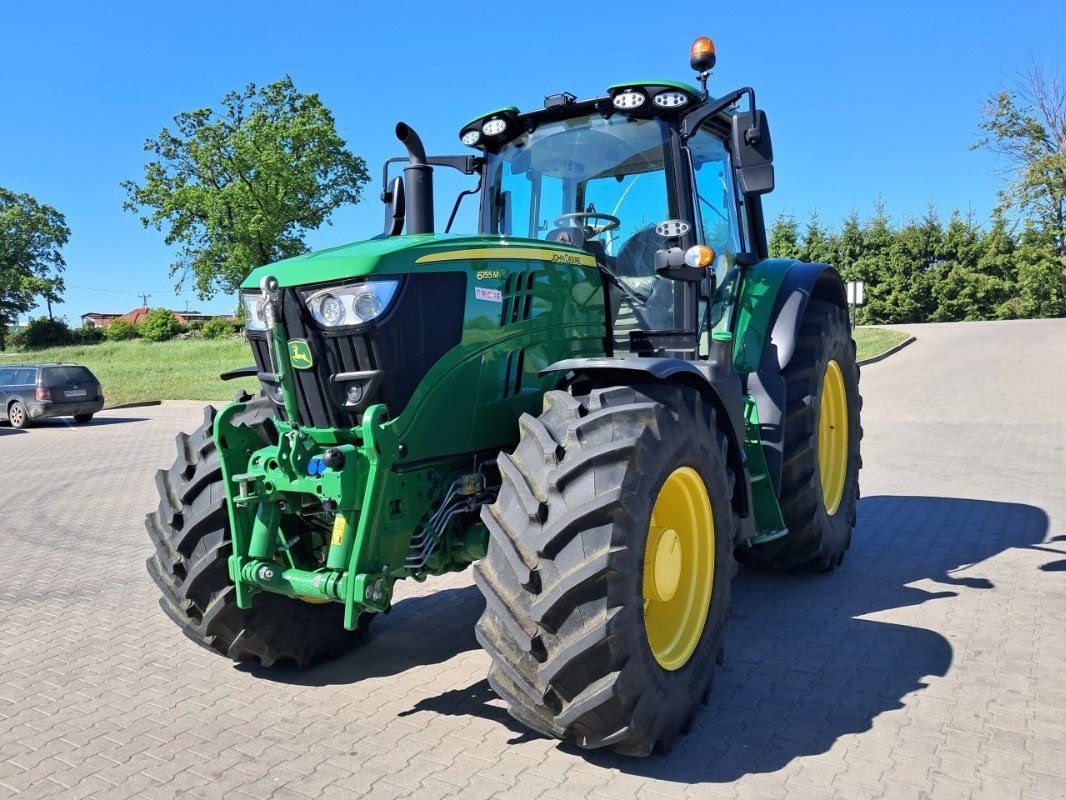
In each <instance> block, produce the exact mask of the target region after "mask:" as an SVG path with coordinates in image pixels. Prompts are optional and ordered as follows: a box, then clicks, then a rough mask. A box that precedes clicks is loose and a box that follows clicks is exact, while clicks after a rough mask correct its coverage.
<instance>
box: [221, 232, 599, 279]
mask: <svg viewBox="0 0 1066 800" xmlns="http://www.w3.org/2000/svg"><path fill="white" fill-rule="evenodd" d="M479 251H484V253H483V254H482V253H480V252H479ZM510 258H513V259H524V260H545V261H560V262H564V263H570V264H580V265H582V266H594V265H595V260H594V259H593V257H592V256H591V255H589V254H588V253H586V252H585V251H583V250H581V249H580V248H577V247H573V246H570V245H565V244H559V243H557V242H545V241H542V240H540V239H519V238H510V237H509V238H503V237H499V236H460V235H457V234H417V235H414V236H390V237H388V238H382V239H368V240H366V241H363V242H355V243H353V244H346V245H342V246H340V247H334V248H331V249H329V250H320V251H319V252H317V253H308V254H307V255H302V256H297V257H295V258H289V259H286V260H285V261H279V262H277V263H275V264H267V265H266V266H263V267H258V268H256V269H254V270H252V273H251V274H250V275H249V276H248V277H247V278H246V279H245V280H244V283H242V284H241V288H243V289H256V288H258V287H259V282H260V280H262V278H263V276H264V275H273V276H274V277H275V278H277V279H278V284H279V285H281V286H306V285H308V284H315V283H329V282H331V281H339V280H345V279H347V278H365V277H370V276H372V275H403V274H406V273H409V272H414V271H420V270H434V271H436V270H440V269H456V268H457V265H456V264H455V263H453V262H456V261H460V260H462V261H479V260H490V259H491V260H497V259H510Z"/></svg>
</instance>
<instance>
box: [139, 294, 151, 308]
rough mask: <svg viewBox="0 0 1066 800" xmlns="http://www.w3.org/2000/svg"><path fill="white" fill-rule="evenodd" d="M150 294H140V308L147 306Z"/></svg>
mask: <svg viewBox="0 0 1066 800" xmlns="http://www.w3.org/2000/svg"><path fill="white" fill-rule="evenodd" d="M151 296H152V295H150V294H142V295H141V303H142V305H141V308H148V298H149V297H151Z"/></svg>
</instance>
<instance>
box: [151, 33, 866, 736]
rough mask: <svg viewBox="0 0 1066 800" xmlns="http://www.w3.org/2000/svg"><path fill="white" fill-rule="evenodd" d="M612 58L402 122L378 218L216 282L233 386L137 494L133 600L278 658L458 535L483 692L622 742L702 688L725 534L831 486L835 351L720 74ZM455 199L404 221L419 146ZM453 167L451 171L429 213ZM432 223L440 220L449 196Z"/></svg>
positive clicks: (341, 638) (851, 389)
mask: <svg viewBox="0 0 1066 800" xmlns="http://www.w3.org/2000/svg"><path fill="white" fill-rule="evenodd" d="M714 61H715V55H714V48H713V45H712V44H711V42H710V40H708V39H698V40H697V41H696V44H695V45H694V46H693V51H692V55H691V65H692V67H693V68H694V69H695V70H696V72H697V74H698V78H699V83H700V87H701V88H696V87H694V86H690V85H687V84H684V83H677V82H673V81H664V80H658V81H637V82H632V83H619V84H616V85H614V86H611V87H610V88H608V89H607V92H606V93H605V94H603V95H602V96H599V97H593V98H590V99H585V100H581V99H578V98H576V97H575V96H574V95H572V94H569V93H561V94H554V95H550V96H548V97H546V98H545V100H544V103H543V107H541V108H535V109H533V110H529V111H519V110H518V109H517V108H515V107H513V106H508V107H505V108H499V109H496V110H495V111H490V112H489V113H487V114H484V115H482V116H480V117H478V118H477V119H474V120H472V121H471V122H469V123H467V124H466V125H465V126H463V127H462V128H461V129H460V131H459V138H460V140H461V141H462V143H463V144H464V145H466V146H467V147H469V148H472V152H471V153H469V154H467V155H461V156H437V157H431V156H427V155H426V153H425V150H424V148H423V146H422V143H421V141H420V140H419V137H418V136H417V135H416V134H415V132H414V131H413V130H412V129H411V128H409V127H408V126H406V125H404V124H403V123H400V124H399V125H397V127H396V133H397V136H398V138H399V140H400V141H401V142H402V143H403V144H404V145H405V146H406V150H407V155H406V156H405V157H403V159H390V160H389V162H386V165H385V175H386V176H388V174H389V164H390V162H394V161H397V160H403V161H405V162H406V164H405V166H404V167H403V175H402V177H400V176H397V177H396V178H395V179H393V180H392V181H388V180H386V182H385V186H384V192H383V199H384V202H385V219H386V224H385V230H384V232H383V233H382V234H381V235H379V236H375V237H374V238H372V239H369V240H367V241H362V242H358V243H356V244H351V245H347V246H344V247H338V248H335V249H332V250H326V251H323V252H319V253H313V254H310V255H306V256H300V257H297V258H293V259H289V260H287V261H282V262H280V263H276V264H272V265H269V266H265V267H261V268H259V269H257V270H255V271H254V272H253V273H252V274H251V275H250V276H249V278H248V280H247V281H246V282H245V283H244V288H243V294H242V300H243V304H244V308H245V310H246V312H247V331H248V340H249V343H250V345H251V349H252V354H253V355H254V357H255V366H254V367H248V368H245V369H240V370H235V371H234V372H232V373H228V374H227V375H226V376H224V377H235V376H244V375H254V376H256V377H257V378H258V380H259V382H260V384H261V390H260V391H259V392H258V394H256V395H254V396H251V395H247V394H243V393H242V394H241V395H240V396H238V399H237V401H236V402H234V403H232V404H230V405H228V406H226V407H225V408H223V409H222V410H221V411H218V412H216V411H215V410H214V409H208V410H207V412H206V415H205V418H204V422H203V425H202V426H201V427H200V428H199V430H197V431H196V432H195V433H192V434H190V435H186V434H181V435H179V436H178V441H177V449H178V457H177V460H176V461H175V463H174V465H173V466H172V467H171V468H170V470H169V471H160V473H159V475H158V478H157V484H158V487H159V495H160V502H159V508H158V510H157V511H154V512H153V513H151V514H149V515H148V517H147V527H148V532H149V534H150V535H151V539H152V542H153V543H154V545H155V548H156V553H155V554H154V555H153V556H152V557H151V558H150V559H149V560H148V569H149V572H150V573H151V575H152V577H153V578H154V579H155V581H156V583H158V585H159V587H160V588H161V589H162V593H163V596H162V600H161V604H162V607H163V609H164V610H165V611H166V612H167V613H168V614H169V615H170V616H171V617H172V618H173V620H174V621H175V622H177V623H178V625H179V626H180V627H181V628H182V630H183V631H184V632H185V633H186V634H187V635H188V636H189V637H190V638H192V639H193V640H194V641H196V642H198V643H199V644H201V645H203V646H204V647H207V648H209V649H211V650H214V651H217V652H219V653H222V654H224V655H226V656H228V657H230V658H232V659H236V660H243V659H258V660H259V661H260V662H262V664H263V665H264V666H266V665H270V664H272V663H273V662H275V661H283V660H287V661H293V662H296V664H298V665H300V666H303V665H307V664H309V663H311V662H312V661H313V660H315V659H316V658H319V657H323V656H335V655H337V654H339V653H341V652H343V651H345V650H346V649H347V648H348V647H349V646H350V645H352V644H354V643H355V642H357V641H358V640H359V639H360V638H361V634H362V633H363V631H364V630H365V629H366V627H367V625H368V623H369V621H370V620H371V618H372V617H373V616H374V615H376V614H379V613H382V612H385V611H388V610H389V607H390V603H391V600H392V596H393V588H394V585H395V582H396V581H397V580H399V579H401V578H414V579H415V580H417V581H422V580H424V579H426V578H427V577H429V576H431V575H440V574H442V573H445V572H450V571H456V570H462V569H465V568H466V567H467V566H468V565H471V564H474V565H475V566H474V581H475V583H476V584H477V586H478V588H479V589H480V590H481V592H482V593H483V594H484V596H485V612H484V614H483V615H482V617H481V619H480V620H479V621H478V623H477V638H478V641H479V642H480V643H481V644H482V646H483V647H484V648H485V650H486V652H487V653H488V655H489V659H490V667H489V673H488V679H489V682H490V684H491V686H492V687H493V689H494V690H495V691H496V692H497V693H498V694H499V696H500V697H501V698H503V699H504V700H505V701H506V703H507V705H508V707H509V709H510V712H511V714H512V715H513V716H514V717H515V718H516V719H518V720H520V721H521V722H523V723H525V724H526V725H527V726H529V727H530V728H532V729H534V730H535V731H538V732H540V733H542V734H545V735H547V736H554V737H558V738H560V739H563V740H566V741H570V742H573V743H576V744H578V745H580V746H583V747H588V748H596V747H609V748H613V749H615V750H617V751H619V752H622V753H627V754H634V755H643V754H647V753H649V752H651V751H652V750H653V749H657V748H658V749H662V748H667V747H669V746H670V745H671V744H672V742H673V741H674V739H675V738H676V737H677V736H678V734H679V733H681V732H682V731H684V730H686V728H687V726H688V725H689V724H690V723H691V721H692V719H693V717H694V715H695V714H696V712H697V710H698V709H699V707H700V701H701V700H704V699H706V696H707V693H708V691H709V687H710V684H711V677H712V673H713V671H714V668H715V664H716V663H720V662H721V660H722V654H723V647H722V640H723V635H724V633H725V628H726V620H727V618H728V616H729V604H730V583H731V581H732V578H733V575H734V573H735V571H736V567H735V564H736V562H737V561H741V562H745V563H747V564H751V565H754V566H755V567H758V568H764V569H772V570H782V571H796V570H815V571H819V570H832V569H834V568H835V567H837V566H838V565H839V564H840V562H841V560H842V559H843V558H844V554H845V551H846V550H847V548H848V544H849V542H850V539H851V531H852V528H853V526H854V524H855V505H856V499H857V497H858V494H859V488H858V472H859V466H860V464H859V439H860V437H861V435H862V431H861V428H860V427H859V408H860V398H859V391H858V379H859V372H858V368H857V367H856V363H855V348H854V344H853V342H852V339H851V335H850V328H849V321H848V315H847V305H846V299H845V288H844V286H843V284H842V282H841V279H840V276H839V275H838V273H837V272H836V270H834V269H833V268H832V267H830V266H828V265H826V264H806V263H800V262H798V261H793V260H781V259H771V258H768V253H767V246H766V233H765V226H764V222H763V213H762V206H761V199H760V198H761V195H763V194H764V193H766V192H768V191H770V190H771V189H772V188H773V185H774V173H773V166H772V150H771V142H770V130H769V126H768V123H767V119H766V115H765V113H764V112H763V111H761V110H758V109H757V108H756V105H755V94H754V92H753V91H752V90H751V89H750V88H743V89H739V90H737V91H734V92H729V93H728V94H725V95H724V96H722V97H718V98H714V97H711V96H708V94H707V91H706V81H707V76H708V72H709V70H710V69H711V67H712V66H713V65H714ZM439 168H452V169H458V170H460V171H462V172H463V173H466V174H468V175H470V176H476V180H477V182H478V183H477V190H476V192H473V193H475V194H477V195H478V196H479V198H480V213H479V217H478V219H479V223H478V227H479V231H480V233H479V234H478V235H476V236H461V235H457V234H452V233H449V232H448V231H445V232H444V233H436V232H435V231H434V207H433V191H432V186H433V172H434V169H439ZM471 193H472V192H464V193H463V194H461V195H460V196H459V198H457V199H456V201H455V205H454V207H453V208H452V213H451V218H452V219H453V220H454V219H455V218H456V210H457V209H458V208H459V204H460V203H461V202H462V200H463V197H464V196H467V195H470V194H471ZM450 227H451V223H449V228H450Z"/></svg>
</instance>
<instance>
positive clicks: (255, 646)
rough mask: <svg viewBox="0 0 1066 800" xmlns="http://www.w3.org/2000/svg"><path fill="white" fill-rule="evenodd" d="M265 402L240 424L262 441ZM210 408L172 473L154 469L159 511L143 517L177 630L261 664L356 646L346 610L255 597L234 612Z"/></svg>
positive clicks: (304, 660) (300, 661)
mask: <svg viewBox="0 0 1066 800" xmlns="http://www.w3.org/2000/svg"><path fill="white" fill-rule="evenodd" d="M271 417H272V409H271V406H270V404H269V402H268V401H267V400H266V399H265V398H263V397H262V395H260V396H259V397H257V398H256V399H255V400H252V401H251V402H250V403H249V406H248V410H247V411H246V412H245V413H244V415H243V419H242V420H240V421H241V422H243V423H244V424H246V425H248V426H249V427H252V428H255V429H257V430H258V431H259V433H260V436H261V438H262V440H263V444H266V443H267V442H268V441H269V435H270V431H271V428H272V426H271V425H270V423H269V422H268V420H270V419H271ZM214 420H215V409H214V408H212V407H210V406H208V407H207V408H205V409H204V421H203V424H202V425H201V426H200V427H199V429H198V430H197V431H196V432H195V433H193V434H192V435H191V436H190V435H187V434H185V433H179V434H178V437H177V448H178V457H177V459H176V460H175V462H174V465H173V466H172V467H171V468H170V470H169V471H168V470H159V472H158V473H157V474H156V487H157V488H158V490H159V498H160V499H159V508H158V510H156V511H153V512H152V513H150V514H148V515H147V516H146V517H145V526H146V527H147V529H148V535H149V537H150V538H151V540H152V544H153V545H155V549H156V553H155V555H153V556H152V557H151V558H149V559H148V562H147V565H148V574H149V575H151V576H152V579H153V580H154V581H155V582H156V584H157V585H158V586H159V588H160V590H161V591H162V593H163V596H162V597H161V598H160V600H159V605H160V606H161V607H162V609H163V611H165V612H166V613H167V616H169V617H170V618H171V619H172V620H174V622H176V623H177V624H178V626H179V627H180V628H181V630H182V632H183V633H184V634H185V635H186V636H188V637H189V638H190V639H192V640H193V641H194V642H196V643H197V644H199V645H201V646H202V647H206V648H207V649H209V650H213V651H215V652H217V653H221V654H222V655H225V656H228V657H229V658H232V659H233V660H234V661H245V660H248V659H259V662H260V663H261V664H262V665H263V666H264V667H266V666H270V665H271V664H273V663H274V662H275V661H294V662H296V665H297V666H298V667H305V666H307V665H309V664H310V663H312V662H313V661H314V660H315V659H317V658H320V657H334V656H338V655H340V654H342V653H343V652H345V651H346V650H347V649H349V648H350V647H351V646H352V645H354V644H356V643H357V642H358V641H359V640H360V639H361V638H362V635H363V633H364V632H365V628H366V626H367V625H368V624H369V621H370V616H371V615H369V614H363V615H361V617H360V622H359V626H360V627H359V630H357V631H347V630H345V629H344V606H343V605H340V604H338V603H328V604H312V603H305V602H302V601H300V600H295V599H293V598H290V597H286V596H284V595H279V594H272V593H269V592H259V593H258V594H256V595H255V597H254V600H253V602H252V607H251V608H248V609H241V608H238V607H237V598H236V589H235V587H234V585H233V583H232V582H231V581H230V578H229V571H228V565H227V559H228V558H229V555H230V552H231V547H230V530H229V516H228V512H227V508H226V494H225V489H224V486H223V483H222V468H221V466H220V464H219V458H218V453H217V451H216V450H215V442H214V439H213V438H212V429H213V425H214Z"/></svg>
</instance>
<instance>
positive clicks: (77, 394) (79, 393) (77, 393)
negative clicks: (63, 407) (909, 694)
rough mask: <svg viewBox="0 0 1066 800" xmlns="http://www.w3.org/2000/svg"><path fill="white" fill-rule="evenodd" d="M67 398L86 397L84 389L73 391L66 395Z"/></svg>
mask: <svg viewBox="0 0 1066 800" xmlns="http://www.w3.org/2000/svg"><path fill="white" fill-rule="evenodd" d="M66 395H67V397H85V390H84V389H72V390H71V391H69V392H67V393H66Z"/></svg>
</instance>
